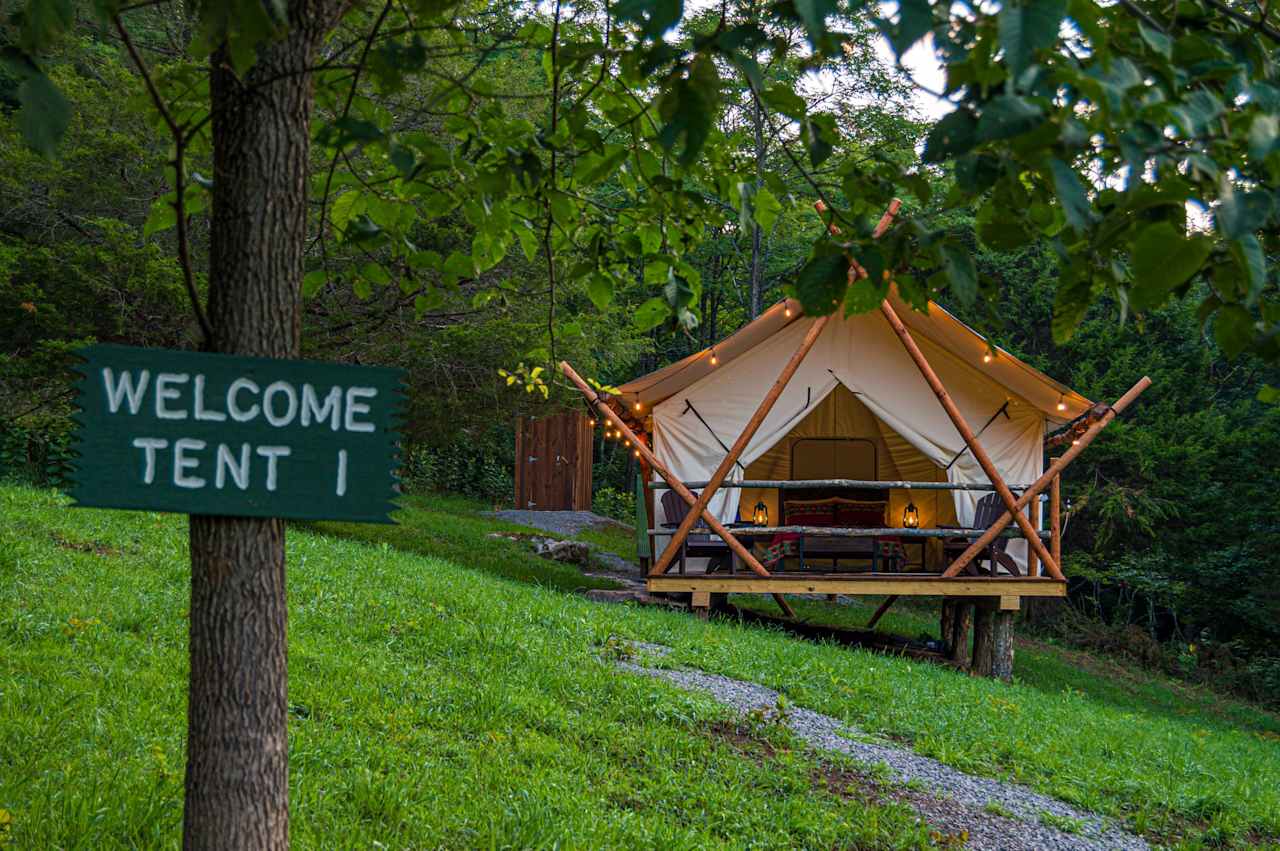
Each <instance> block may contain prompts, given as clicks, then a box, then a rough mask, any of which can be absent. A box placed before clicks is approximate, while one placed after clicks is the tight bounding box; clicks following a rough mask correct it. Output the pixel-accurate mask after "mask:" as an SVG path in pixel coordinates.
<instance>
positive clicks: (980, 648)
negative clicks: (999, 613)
mask: <svg viewBox="0 0 1280 851" xmlns="http://www.w3.org/2000/svg"><path fill="white" fill-rule="evenodd" d="M975 608H976V611H975V612H974V616H973V666H972V670H973V672H974V673H975V674H977V675H978V676H980V677H989V676H991V665H992V661H993V655H994V650H995V636H994V624H995V612H993V611H992V610H991V609H990V608H989V607H987V606H977V607H975Z"/></svg>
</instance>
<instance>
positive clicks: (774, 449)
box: [738, 383, 959, 527]
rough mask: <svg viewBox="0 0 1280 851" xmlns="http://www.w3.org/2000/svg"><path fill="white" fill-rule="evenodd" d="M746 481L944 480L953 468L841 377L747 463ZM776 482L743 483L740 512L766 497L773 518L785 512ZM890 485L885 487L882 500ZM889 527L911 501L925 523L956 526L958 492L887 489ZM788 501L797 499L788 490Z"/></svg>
mask: <svg viewBox="0 0 1280 851" xmlns="http://www.w3.org/2000/svg"><path fill="white" fill-rule="evenodd" d="M743 478H744V479H747V480H757V481H759V480H767V481H786V480H812V479H859V480H869V481H899V482H900V481H909V482H945V481H947V475H946V471H945V470H943V469H942V468H940V467H939V466H938V465H937V464H935V463H934V462H933V461H932V460H931V459H929V458H928V457H927V456H926V455H925V454H924V453H922V452H920V450H918V449H916V448H915V447H914V446H912V445H911V444H910V443H908V442H907V441H906V440H905V439H904V438H903V437H902V436H901V435H899V434H898V433H897V432H896V431H894V430H893V429H892V428H890V427H889V426H888V425H886V424H885V423H884V421H882V420H881V419H880V418H879V417H877V416H876V415H875V414H873V413H872V412H871V410H870V409H869V408H868V407H867V406H866V405H864V404H863V403H862V401H861V400H860V399H858V397H857V395H856V394H855V393H853V392H851V391H850V390H849V389H848V388H847V387H845V386H844V385H843V384H839V383H837V384H836V386H835V389H833V390H832V391H831V392H830V393H828V394H827V396H826V397H825V398H824V399H823V400H822V401H821V402H819V403H818V404H817V405H815V406H814V407H813V410H811V411H810V412H809V413H808V414H807V415H806V416H805V417H804V418H803V419H801V420H800V421H799V422H798V423H796V424H795V426H794V427H793V428H792V429H791V430H790V431H789V432H787V433H786V434H784V435H783V436H782V437H781V438H780V439H779V440H778V441H777V442H776V443H774V444H773V446H771V447H769V448H768V449H767V450H765V451H764V453H763V454H761V455H760V456H759V457H758V458H756V459H755V460H754V461H752V462H751V463H750V464H748V465H747V468H746V473H745V475H744V476H743ZM780 493H781V492H780V491H778V490H776V489H773V488H742V497H741V502H740V503H739V509H738V512H739V514H740V515H741V516H742V517H744V518H746V517H750V516H751V512H752V509H753V508H754V507H755V505H756V503H759V502H762V503H764V505H765V507H766V508H767V509H768V511H769V517H770V519H771V522H781V521H782V519H783V517H784V512H783V508H784V506H783V505H782V504H781V502H780V499H779V495H780ZM884 493H885V492H884V491H879V492H878V494H879V498H883V495H884ZM887 493H888V500H887V506H886V511H885V515H886V516H885V523H884V525H885V526H892V527H900V526H901V525H902V513H903V510H904V509H905V508H906V507H907V504H908V503H912V504H914V505H915V506H916V508H917V509H918V510H919V512H920V525H921V526H923V527H936V526H956V525H959V524H958V522H957V520H956V510H955V502H954V499H953V497H952V496H951V493H950V492H948V491H940V490H928V491H924V490H919V491H908V490H907V489H905V488H893V489H890V490H889V491H888V492H887ZM787 498H788V499H791V498H793V497H792V496H788V497H787Z"/></svg>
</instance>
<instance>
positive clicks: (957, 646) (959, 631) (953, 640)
mask: <svg viewBox="0 0 1280 851" xmlns="http://www.w3.org/2000/svg"><path fill="white" fill-rule="evenodd" d="M972 625H973V601H972V600H965V599H963V598H962V599H959V600H956V601H955V603H954V607H953V615H952V618H951V632H950V634H949V635H948V636H947V647H948V652H947V658H948V659H950V660H951V661H952V662H955V663H956V664H957V665H963V664H965V663H966V662H967V661H968V659H969V629H970V627H971V626H972Z"/></svg>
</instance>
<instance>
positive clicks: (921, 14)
mask: <svg viewBox="0 0 1280 851" xmlns="http://www.w3.org/2000/svg"><path fill="white" fill-rule="evenodd" d="M880 28H881V29H882V30H883V31H884V34H885V38H887V39H888V40H889V45H890V46H891V47H893V52H894V53H895V54H897V56H898V58H899V59H901V58H902V56H903V54H905V53H906V52H907V51H908V50H910V49H911V48H912V47H913V46H914V45H915V43H916V42H917V41H919V40H920V39H922V38H924V36H925V33H927V32H929V30H931V29H932V28H933V7H932V5H931V4H930V3H929V0H899V2H898V20H897V21H895V22H893V23H886V22H881V25H880Z"/></svg>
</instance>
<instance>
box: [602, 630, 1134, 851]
mask: <svg viewBox="0 0 1280 851" xmlns="http://www.w3.org/2000/svg"><path fill="white" fill-rule="evenodd" d="M632 646H633V647H634V648H635V650H636V651H638V655H639V656H640V657H643V656H645V655H647V656H649V657H650V658H652V657H654V656H657V657H661V656H664V655H666V654H667V653H669V652H670V648H667V647H663V646H661V645H655V644H642V643H639V642H632ZM617 665H618V666H619V667H620V668H622V669H623V670H626V671H629V672H632V673H636V674H642V675H644V676H649V677H657V678H660V679H665V680H669V681H671V682H673V683H675V684H676V685H679V686H680V687H682V688H687V689H696V690H699V691H704V692H707V693H709V694H710V695H711V696H712V697H713V698H715V699H716V700H717V701H719V702H720V703H723V704H725V705H726V706H730V707H732V708H733V709H735V710H737V711H738V712H739V713H741V714H743V715H747V714H748V713H752V712H755V713H757V714H759V713H761V712H763V713H773V714H774V716H775V717H777V718H778V720H780V721H782V722H785V723H786V724H787V726H788V727H789V728H790V729H791V731H792V732H793V733H795V735H797V736H798V737H799V738H800V739H801V740H803V741H804V742H805V743H806V744H808V745H809V747H811V748H813V749H814V750H817V751H828V752H836V753H841V754H845V755H847V756H849V757H852V758H853V759H854V760H856V761H857V762H860V763H863V764H865V765H867V766H874V765H884V766H886V767H887V768H888V770H889V773H890V776H891V777H892V778H893V779H894V780H895V781H897V782H898V783H901V784H907V783H910V784H911V786H910V787H900V788H895V789H893V790H892V792H891V793H890V794H889V795H888V797H891V798H892V799H894V800H898V801H901V802H903V803H905V804H907V805H909V806H911V807H912V808H913V809H915V810H916V812H917V813H919V814H920V817H921V818H923V819H924V821H925V822H926V823H927V824H928V825H929V826H930V827H931V828H933V829H934V830H937V831H939V832H940V833H943V834H949V835H952V836H956V835H961V834H965V833H967V835H968V845H969V847H971V848H982V849H1008V850H1009V851H1034V850H1035V849H1054V850H1055V851H1056V849H1064V850H1065V849H1072V850H1073V851H1075V849H1082V851H1107V849H1133V851H1145V849H1147V848H1148V847H1149V846H1148V845H1147V843H1146V841H1145V840H1143V839H1142V838H1141V837H1138V836H1134V835H1133V834H1131V833H1127V832H1125V831H1124V830H1122V829H1121V828H1119V827H1118V826H1116V825H1115V824H1114V823H1113V822H1111V821H1110V820H1109V819H1106V818H1104V817H1102V816H1098V815H1095V814H1093V813H1089V812H1084V811H1082V810H1078V809H1076V808H1075V807H1072V806H1070V805H1069V804H1065V803H1063V802H1062V801H1059V800H1057V799H1055V798H1050V797H1048V796H1047V795H1043V794H1041V793H1039V792H1035V791H1033V790H1031V789H1028V788H1027V787H1025V786H1019V785H1017V784H1014V783H1005V782H1002V781H999V780H993V779H991V778H988V777H975V776H973V775H970V774H965V773H964V772H962V771H958V770H956V769H954V768H952V767H950V766H948V765H944V764H943V763H941V762H938V761H937V760H934V759H930V758H928V757H924V756H920V755H919V754H917V753H915V752H913V751H912V750H910V749H909V748H904V747H900V746H896V745H893V744H889V743H884V742H881V741H877V740H873V739H872V738H871V737H869V736H867V735H866V734H865V733H862V732H861V731H858V730H855V729H851V728H849V727H848V726H847V725H845V724H844V723H842V722H841V721H839V720H838V719H836V718H832V717H831V716H829V715H823V714H821V713H819V712H814V711H813V710H810V709H803V708H798V707H797V708H792V709H789V710H787V711H786V712H785V713H784V714H782V715H781V716H778V715H777V707H778V705H779V695H778V692H776V691H774V690H773V689H770V688H765V687H764V686H761V685H757V684H756V683H749V682H744V681H742V680H735V679H731V678H729V677H724V676H720V675H719V674H710V673H707V672H705V671H698V670H691V669H680V670H676V669H669V668H656V667H652V666H649V665H645V664H642V663H641V662H637V661H619V662H618V663H617Z"/></svg>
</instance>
